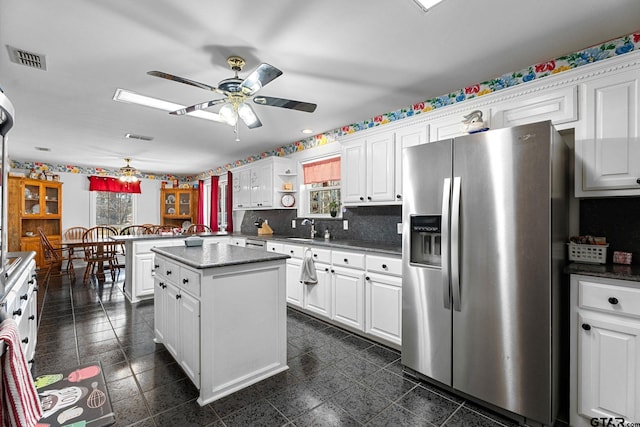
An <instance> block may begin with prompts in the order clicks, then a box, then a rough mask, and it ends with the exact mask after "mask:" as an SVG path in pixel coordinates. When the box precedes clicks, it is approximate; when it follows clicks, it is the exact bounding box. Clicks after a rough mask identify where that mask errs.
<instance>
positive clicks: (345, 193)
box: [340, 140, 367, 203]
mask: <svg viewBox="0 0 640 427" xmlns="http://www.w3.org/2000/svg"><path fill="white" fill-rule="evenodd" d="M341 163H342V165H341V166H340V170H341V171H342V172H341V173H342V181H341V183H340V187H341V188H340V191H341V194H342V202H343V203H362V202H364V201H365V196H366V179H367V167H366V166H367V165H366V163H367V153H366V142H365V141H364V140H362V141H358V142H354V143H349V144H345V145H344V146H343V147H342V159H341Z"/></svg>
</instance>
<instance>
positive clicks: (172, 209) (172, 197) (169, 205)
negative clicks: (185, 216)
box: [164, 191, 176, 215]
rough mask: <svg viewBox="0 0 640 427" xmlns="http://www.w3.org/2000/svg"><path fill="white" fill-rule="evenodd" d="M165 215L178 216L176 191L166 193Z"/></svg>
mask: <svg viewBox="0 0 640 427" xmlns="http://www.w3.org/2000/svg"><path fill="white" fill-rule="evenodd" d="M164 214H165V215H175V214H176V193H175V192H174V191H167V192H166V193H165V198H164Z"/></svg>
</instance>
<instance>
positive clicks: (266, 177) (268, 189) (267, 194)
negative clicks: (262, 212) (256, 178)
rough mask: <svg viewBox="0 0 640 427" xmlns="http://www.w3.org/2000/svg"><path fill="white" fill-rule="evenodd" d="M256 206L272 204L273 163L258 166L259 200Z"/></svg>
mask: <svg viewBox="0 0 640 427" xmlns="http://www.w3.org/2000/svg"><path fill="white" fill-rule="evenodd" d="M258 206H260V207H265V206H273V163H267V164H264V165H261V166H260V200H259V202H258Z"/></svg>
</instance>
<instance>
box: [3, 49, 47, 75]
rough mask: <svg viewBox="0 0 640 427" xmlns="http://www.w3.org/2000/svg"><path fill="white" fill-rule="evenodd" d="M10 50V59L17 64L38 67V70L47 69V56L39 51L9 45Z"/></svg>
mask: <svg viewBox="0 0 640 427" xmlns="http://www.w3.org/2000/svg"><path fill="white" fill-rule="evenodd" d="M7 49H8V50H9V59H11V62H15V63H16V64H20V65H24V66H27V67H32V68H37V69H38V70H46V69H47V62H46V60H45V56H44V55H42V54H39V53H33V52H27V51H26V50H22V49H17V48H15V47H13V46H9V45H7Z"/></svg>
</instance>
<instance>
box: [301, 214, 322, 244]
mask: <svg viewBox="0 0 640 427" xmlns="http://www.w3.org/2000/svg"><path fill="white" fill-rule="evenodd" d="M309 224H311V238H312V239H313V238H314V237H316V234H317V233H318V232H317V231H316V222H315V220H314V219H311V220H310V219H309V218H305V219H303V220H302V222H301V223H300V225H309Z"/></svg>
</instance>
